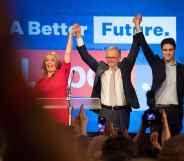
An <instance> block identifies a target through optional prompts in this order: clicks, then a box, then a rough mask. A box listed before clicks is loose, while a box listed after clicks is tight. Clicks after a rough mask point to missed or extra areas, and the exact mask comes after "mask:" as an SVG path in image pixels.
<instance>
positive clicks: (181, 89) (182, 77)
mask: <svg viewBox="0 0 184 161" xmlns="http://www.w3.org/2000/svg"><path fill="white" fill-rule="evenodd" d="M139 41H140V43H141V47H142V50H143V53H144V55H145V57H146V59H147V61H148V63H149V65H150V67H151V69H152V75H153V83H152V87H151V92H152V96H153V97H154V96H155V93H156V92H157V91H158V89H159V88H160V87H161V85H162V83H163V82H164V80H165V79H166V68H165V63H164V61H163V60H162V59H160V57H159V56H158V55H155V54H154V53H153V51H152V50H151V48H150V47H149V45H148V44H147V42H146V40H145V37H144V35H143V33H142V32H141V34H139ZM176 88H177V96H178V101H179V106H180V111H181V119H182V117H183V96H184V64H180V63H177V64H176Z"/></svg>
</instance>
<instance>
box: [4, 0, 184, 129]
mask: <svg viewBox="0 0 184 161" xmlns="http://www.w3.org/2000/svg"><path fill="white" fill-rule="evenodd" d="M7 5H8V8H9V11H10V14H11V15H12V28H11V32H12V34H15V35H16V40H17V41H20V42H21V43H19V45H17V48H20V49H21V48H24V49H61V50H63V49H65V45H66V40H67V34H66V33H67V31H68V28H69V26H70V25H72V24H73V23H79V24H80V25H82V26H83V27H84V30H85V42H86V46H87V47H88V49H89V50H104V48H105V47H107V46H108V45H112V44H116V45H117V46H118V47H119V48H121V49H122V50H128V49H129V48H130V42H129V40H128V39H129V38H130V37H131V36H132V34H133V33H128V31H127V30H128V29H127V30H126V33H125V30H124V33H122V35H121V36H122V37H123V36H127V41H126V40H125V41H122V42H121V43H117V42H115V41H114V40H113V39H109V37H107V39H106V40H108V41H109V42H110V43H106V42H105V41H103V40H101V39H100V38H99V37H98V36H99V35H97V34H96V33H95V32H94V28H95V26H96V30H98V27H99V26H98V25H97V22H96V20H95V17H97V18H98V17H102V19H103V18H105V17H106V16H110V17H111V18H112V19H113V20H112V23H116V22H115V21H116V19H118V17H120V18H121V17H122V21H124V17H128V18H129V20H130V19H131V17H132V16H134V15H136V14H138V13H140V14H142V15H143V21H144V16H145V18H146V17H147V18H148V21H146V24H145V26H152V24H154V23H156V25H157V26H158V27H159V28H157V29H158V30H157V31H156V30H155V33H154V34H155V35H154V36H155V37H156V42H155V41H154V40H151V39H150V45H151V48H152V49H153V50H154V51H155V53H158V54H159V55H160V56H161V54H160V53H161V52H160V46H159V43H160V38H164V36H163V35H162V34H161V30H162V29H163V30H164V31H165V30H169V31H166V32H169V34H168V36H173V34H174V35H175V36H174V37H175V39H176V42H177V50H176V59H177V61H179V62H184V54H183V52H184V45H183V40H184V30H183V28H184V2H183V1H181V0H175V1H173V0H159V1H156V0H149V1H148V0H140V1H137V0H126V1H125V0H124V1H123V0H116V1H110V0H101V1H99V0H93V1H85V0H77V1H76V0H70V1H67V0H52V1H51V0H37V1H34V0H26V1H25V0H9V1H7ZM151 17H154V18H153V19H152V18H151ZM160 17H163V19H164V21H163V23H162V21H161V20H160V21H159V22H155V19H159V18H160ZM171 17H174V18H175V20H176V21H173V19H170V18H171ZM152 20H153V21H152ZM170 22H171V24H170ZM112 23H111V24H112ZM164 23H166V25H165V26H166V27H165V26H164ZM167 23H168V25H167ZM45 26H46V27H45ZM116 26H118V25H116ZM167 26H169V27H171V30H170V29H168V28H167ZM108 27H109V26H108ZM123 27H125V26H123ZM129 27H130V26H129ZM153 27H154V26H153ZM106 30H107V31H108V29H107V28H105V29H103V31H102V32H105V31H106ZM109 30H110V29H109ZM108 32H111V31H108ZM108 32H106V33H104V35H105V34H109V33H108ZM159 34H160V35H159ZM104 35H103V34H102V35H101V36H104ZM148 36H149V35H148ZM115 37H116V36H115ZM147 40H148V41H149V37H147ZM97 41H99V42H97ZM53 42H54V43H53ZM136 65H137V67H136V75H137V77H138V78H137V79H138V81H137V84H136V90H137V94H138V95H139V100H140V102H141V105H142V110H144V109H145V108H146V99H145V91H146V90H147V89H149V85H150V84H151V81H152V78H151V71H150V68H149V66H148V65H147V62H146V60H145V58H144V57H143V54H142V51H140V54H139V56H138V59H137V61H136ZM141 114H142V111H141V110H140V111H134V112H133V113H132V117H131V126H130V129H129V131H130V132H136V131H137V130H138V128H139V125H140V119H141ZM74 115H76V112H74ZM88 117H89V118H90V122H89V126H88V130H89V131H96V130H97V124H96V117H97V115H96V114H94V113H91V112H89V111H88ZM135 122H136V123H137V124H136V125H135Z"/></svg>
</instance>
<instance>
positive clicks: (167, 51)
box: [162, 44, 175, 63]
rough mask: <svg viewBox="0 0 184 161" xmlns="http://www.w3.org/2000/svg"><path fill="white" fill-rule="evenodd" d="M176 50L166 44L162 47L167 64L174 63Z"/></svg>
mask: <svg viewBox="0 0 184 161" xmlns="http://www.w3.org/2000/svg"><path fill="white" fill-rule="evenodd" d="M174 53H175V48H174V46H173V45H171V44H164V45H163V47H162V55H163V59H164V61H165V62H170V63H171V62H174V61H175V58H174Z"/></svg>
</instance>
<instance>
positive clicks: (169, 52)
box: [134, 16, 184, 135]
mask: <svg viewBox="0 0 184 161" xmlns="http://www.w3.org/2000/svg"><path fill="white" fill-rule="evenodd" d="M141 21H142V17H141V16H136V17H135V18H134V24H135V28H136V32H139V33H141V34H139V42H140V44H141V47H142V50H143V53H144V55H145V57H146V59H147V61H148V63H149V65H150V67H151V69H152V75H153V83H152V86H151V91H150V95H149V96H150V97H149V99H151V100H152V102H154V103H153V104H154V105H153V108H154V109H155V110H160V109H164V110H165V111H166V114H167V117H168V123H169V127H170V131H171V134H172V135H176V134H179V133H180V131H181V128H182V119H183V96H184V65H183V64H180V63H178V62H176V60H175V50H176V43H175V40H174V39H173V38H166V39H164V40H162V42H161V44H160V46H161V51H162V56H163V58H162V59H161V58H160V57H159V56H158V55H155V54H154V53H153V51H152V50H151V48H150V47H149V45H148V44H147V42H146V40H145V38H144V35H143V33H142V32H141V27H140V24H141ZM153 100H154V101H153ZM148 102H150V101H149V100H148Z"/></svg>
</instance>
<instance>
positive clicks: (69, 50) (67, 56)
mask: <svg viewBox="0 0 184 161" xmlns="http://www.w3.org/2000/svg"><path fill="white" fill-rule="evenodd" d="M72 34H73V33H72V30H71V31H70V32H69V33H68V41H67V45H66V49H65V55H64V62H65V63H70V62H71V53H72Z"/></svg>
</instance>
